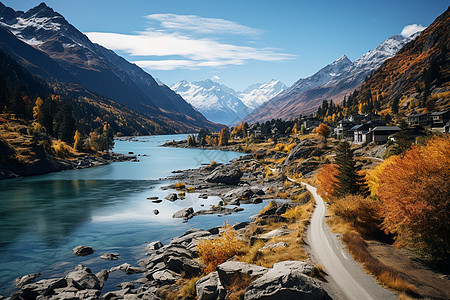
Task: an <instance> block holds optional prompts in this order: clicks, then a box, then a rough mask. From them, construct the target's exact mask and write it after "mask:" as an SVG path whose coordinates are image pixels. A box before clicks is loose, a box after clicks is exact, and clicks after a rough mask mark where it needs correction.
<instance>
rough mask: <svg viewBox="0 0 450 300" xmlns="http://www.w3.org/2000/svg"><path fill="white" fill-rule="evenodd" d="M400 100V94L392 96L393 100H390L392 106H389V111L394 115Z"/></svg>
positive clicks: (396, 112)
mask: <svg viewBox="0 0 450 300" xmlns="http://www.w3.org/2000/svg"><path fill="white" fill-rule="evenodd" d="M399 102H400V96H397V97H395V98H394V100H392V106H391V111H392V113H393V114H394V115H397V114H398V105H399Z"/></svg>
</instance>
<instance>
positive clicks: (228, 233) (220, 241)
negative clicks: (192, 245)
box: [197, 223, 245, 274]
mask: <svg viewBox="0 0 450 300" xmlns="http://www.w3.org/2000/svg"><path fill="white" fill-rule="evenodd" d="M244 246H245V245H244V243H243V242H242V241H240V240H238V239H237V233H236V230H234V228H233V227H231V225H230V224H228V223H225V224H224V226H223V227H222V228H221V230H220V233H219V236H218V237H216V238H213V239H205V240H200V242H199V243H198V246H197V248H198V255H199V258H200V259H201V260H202V262H203V263H204V264H205V269H204V272H205V273H206V274H208V273H211V272H213V271H215V270H216V267H217V266H218V265H220V264H221V263H224V262H225V261H227V260H228V259H230V258H231V257H233V256H235V255H236V254H238V253H239V252H240V250H241V249H242V248H243V247H244Z"/></svg>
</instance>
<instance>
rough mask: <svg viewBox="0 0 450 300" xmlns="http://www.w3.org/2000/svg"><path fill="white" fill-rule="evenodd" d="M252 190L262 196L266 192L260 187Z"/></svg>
mask: <svg viewBox="0 0 450 300" xmlns="http://www.w3.org/2000/svg"><path fill="white" fill-rule="evenodd" d="M253 192H254V193H255V195H258V196H264V195H265V194H266V193H265V192H264V191H263V190H261V189H254V190H253Z"/></svg>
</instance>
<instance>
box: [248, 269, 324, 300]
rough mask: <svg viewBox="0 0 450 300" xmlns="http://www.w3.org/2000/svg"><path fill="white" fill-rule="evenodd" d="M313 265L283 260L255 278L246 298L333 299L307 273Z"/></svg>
mask: <svg viewBox="0 0 450 300" xmlns="http://www.w3.org/2000/svg"><path fill="white" fill-rule="evenodd" d="M312 268H313V266H312V265H310V264H308V263H306V262H301V261H283V262H280V263H276V264H274V265H273V267H272V269H270V270H269V271H268V272H266V273H265V274H264V275H262V276H261V277H259V278H258V279H256V280H254V281H253V282H252V283H251V284H250V285H249V286H248V288H247V290H246V292H245V294H244V299H245V300H255V299H270V300H280V299H331V298H330V297H329V296H328V294H327V293H326V292H325V290H324V289H323V288H322V287H321V286H320V284H319V283H318V282H317V281H316V280H314V279H313V278H311V277H309V276H308V275H306V274H310V273H311V270H312Z"/></svg>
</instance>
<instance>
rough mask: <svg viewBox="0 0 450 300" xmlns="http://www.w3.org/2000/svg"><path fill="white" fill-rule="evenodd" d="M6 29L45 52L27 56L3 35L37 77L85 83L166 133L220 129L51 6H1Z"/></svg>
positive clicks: (5, 44)
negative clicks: (147, 118) (152, 121)
mask: <svg viewBox="0 0 450 300" xmlns="http://www.w3.org/2000/svg"><path fill="white" fill-rule="evenodd" d="M0 25H1V26H3V28H5V29H7V30H9V31H10V32H12V33H13V34H14V35H15V36H16V37H17V38H19V39H20V40H21V41H23V42H25V43H27V44H28V45H30V46H32V47H34V49H36V50H39V51H41V52H44V53H45V55H43V54H42V53H41V54H37V52H36V51H33V50H32V49H30V48H27V49H26V51H24V50H23V49H21V47H20V43H18V42H17V41H14V42H12V39H11V36H8V35H7V33H5V32H4V30H3V32H1V34H3V36H5V37H7V38H8V41H10V42H5V40H3V39H2V40H1V43H0V46H1V47H2V49H3V50H4V51H5V52H6V53H8V54H9V55H11V56H12V57H14V58H15V59H17V60H18V61H19V62H21V63H22V64H23V65H24V66H25V67H27V68H28V69H29V70H30V71H32V72H33V73H35V74H38V75H40V76H43V77H44V78H46V79H49V80H57V81H58V82H60V83H65V84H80V85H82V86H83V87H84V88H85V89H87V90H90V91H92V92H95V93H97V94H100V95H102V96H105V97H107V98H109V99H111V100H113V101H115V102H117V103H120V104H122V105H125V106H127V107H129V108H131V109H133V110H134V111H135V112H137V113H139V114H143V115H145V116H147V117H149V118H152V119H154V120H155V121H156V122H157V123H159V124H160V126H161V128H166V130H165V131H166V132H186V131H193V130H198V129H200V128H203V127H208V128H210V129H219V128H220V126H219V125H217V124H214V123H212V122H210V121H208V120H206V118H205V117H204V116H203V115H201V113H199V112H198V111H197V110H195V109H194V108H193V107H192V106H191V105H189V104H188V103H187V102H186V101H184V99H183V98H181V97H179V96H178V95H176V94H175V93H173V92H172V91H171V90H170V89H167V88H164V86H160V85H158V83H157V82H156V81H155V80H154V78H153V77H152V76H151V75H149V74H148V73H146V72H144V71H143V70H142V69H141V68H139V67H138V66H136V65H134V64H132V63H130V62H128V61H126V60H125V59H124V58H122V57H120V56H118V55H116V54H115V53H114V52H113V51H111V50H108V49H106V48H104V47H102V46H100V45H98V44H94V43H92V42H91V41H90V40H89V39H88V38H87V37H86V36H85V35H84V34H83V33H81V32H80V31H78V30H77V29H76V28H75V27H74V26H72V25H71V24H70V23H68V22H67V20H66V19H64V17H63V16H61V15H60V14H58V13H57V12H55V11H53V10H52V9H51V8H50V7H48V6H47V5H45V3H41V4H40V5H38V6H36V7H34V8H32V9H30V10H29V11H27V12H22V11H15V10H13V9H11V8H8V7H5V6H4V5H3V4H1V3H0ZM52 61H53V62H52ZM166 125H167V126H166Z"/></svg>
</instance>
